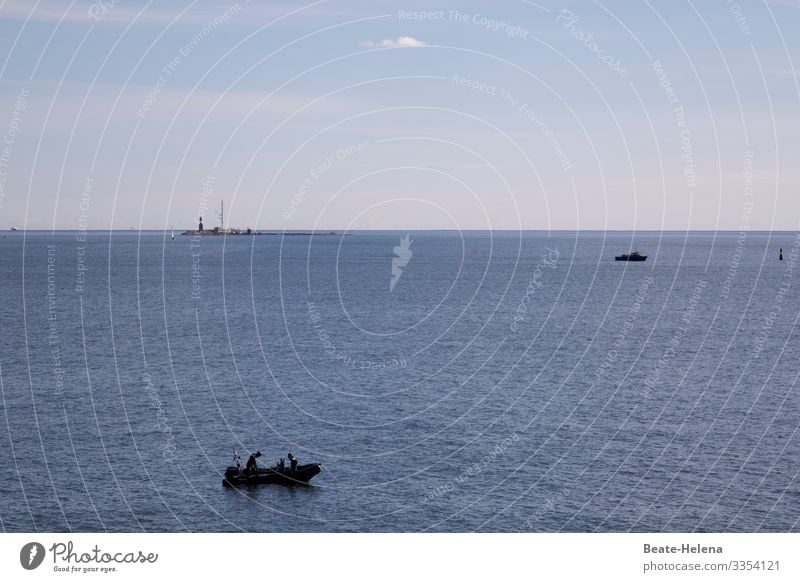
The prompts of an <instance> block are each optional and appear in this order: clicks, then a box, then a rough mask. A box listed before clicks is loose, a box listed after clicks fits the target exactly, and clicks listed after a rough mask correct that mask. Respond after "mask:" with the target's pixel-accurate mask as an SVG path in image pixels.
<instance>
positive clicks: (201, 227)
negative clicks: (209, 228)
mask: <svg viewBox="0 0 800 582" xmlns="http://www.w3.org/2000/svg"><path fill="white" fill-rule="evenodd" d="M197 230H199V231H200V232H203V217H202V216H201V217H200V225H199V226H198V227H197Z"/></svg>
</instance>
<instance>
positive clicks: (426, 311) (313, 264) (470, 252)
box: [0, 232, 800, 532]
mask: <svg viewBox="0 0 800 582" xmlns="http://www.w3.org/2000/svg"><path fill="white" fill-rule="evenodd" d="M406 234H408V235H410V239H411V240H412V242H411V246H410V250H411V253H412V254H411V256H410V257H408V256H406V257H405V258H406V259H407V264H406V265H405V266H398V270H399V272H400V276H399V278H397V280H396V284H395V286H394V288H393V289H392V290H391V291H390V281H391V279H392V258H393V256H394V254H393V249H394V247H400V246H401V237H402V236H403V235H406ZM48 245H52V246H48ZM793 245H795V246H794V247H793ZM779 247H783V253H784V258H785V259H787V260H784V261H783V262H782V263H781V262H779V261H778V260H777V259H778V249H779ZM631 248H638V249H640V250H641V251H642V252H643V253H645V254H648V255H649V258H648V259H647V261H646V262H645V263H622V262H615V261H614V260H613V256H614V255H615V254H619V253H620V252H623V251H626V250H628V249H631ZM793 248H794V249H795V251H797V249H798V248H800V242H798V241H796V239H795V235H794V234H793V233H772V234H766V233H760V234H759V233H748V234H747V236H746V237H741V236H740V235H739V234H738V233H724V234H719V233H718V234H713V233H696V234H691V235H685V234H682V233H666V234H659V233H636V234H635V235H634V234H632V233H585V232H584V233H574V232H564V233H551V234H549V235H548V234H547V233H524V234H519V233H488V232H483V233H478V232H476V233H431V232H427V233H424V232H409V233H401V232H376V233H367V232H358V233H354V234H352V235H348V236H344V237H342V236H338V235H334V236H314V237H307V236H288V237H281V236H260V237H238V238H236V237H231V238H228V239H222V238H216V237H214V238H211V237H206V238H203V239H202V240H201V241H199V243H195V246H193V243H192V239H191V238H190V237H185V236H184V237H178V238H177V240H175V241H170V240H168V239H167V238H165V236H164V234H163V233H142V234H139V233H113V234H108V233H90V234H89V235H88V236H87V240H86V242H85V243H83V242H81V241H78V240H77V239H76V233H74V232H73V233H64V232H62V233H59V232H57V233H55V234H51V233H27V234H24V233H6V235H5V238H4V239H3V240H2V242H0V272H1V273H2V285H0V323H1V325H2V328H1V329H2V334H0V345H1V346H2V349H1V350H0V366H1V368H0V377H1V378H2V384H1V385H0V386H1V387H2V400H1V401H0V405H1V408H0V443H2V445H1V446H0V467H2V470H1V471H0V520H2V521H1V525H2V528H3V529H4V530H6V531H20V530H40V531H41V530H44V531H66V530H75V531H104V530H108V531H141V530H145V531H238V530H245V531H281V532H282V531H437V530H444V531H475V530H481V531H516V530H525V531H562V530H563V531H628V530H634V531H662V530H663V531H687V530H697V531H729V530H730V531H761V530H768V531H789V530H795V531H796V530H797V529H798V528H799V526H798V519H799V518H800V479H798V471H799V470H800V464H798V459H800V434H798V427H799V426H800V397H799V396H798V389H797V374H798V371H799V370H800V366H798V362H799V361H800V353H799V352H800V350H799V349H798V336H799V335H800V334H799V333H798V330H797V329H796V327H795V324H796V322H797V317H798V305H800V302H799V299H800V263H798V264H797V265H794V264H793V263H791V262H790V260H789V259H790V258H793V257H792V256H791V253H792V252H793V251H792V249H793ZM399 252H400V254H402V253H403V251H402V249H400V250H399ZM81 253H82V254H81ZM400 262H401V263H402V262H403V261H400ZM49 264H52V267H50V273H49V274H48V265H49ZM793 266H794V269H792V267H793ZM81 269H85V270H81ZM193 274H199V277H196V276H194V277H193ZM80 277H83V280H82V282H81V280H80ZM79 284H82V288H77V286H78V285H79ZM515 314H516V319H515ZM255 449H260V450H261V451H262V452H263V453H264V454H265V457H264V460H266V462H268V463H271V462H273V461H275V460H277V459H278V457H279V456H282V455H285V454H286V452H287V451H293V452H294V453H295V454H296V455H297V456H298V457H299V458H300V462H301V463H302V462H310V461H321V462H322V463H323V464H324V467H325V470H324V471H323V472H322V473H321V474H320V475H319V476H317V477H316V478H315V479H314V484H315V485H316V486H315V487H313V488H297V489H289V488H283V487H280V486H265V487H261V488H255V489H251V490H239V491H237V490H230V489H225V488H223V487H222V486H221V473H222V472H223V471H224V469H225V466H226V465H228V464H229V463H230V461H231V457H232V451H233V450H238V451H239V452H240V454H241V455H242V456H243V457H245V458H246V455H247V452H249V451H251V450H255Z"/></svg>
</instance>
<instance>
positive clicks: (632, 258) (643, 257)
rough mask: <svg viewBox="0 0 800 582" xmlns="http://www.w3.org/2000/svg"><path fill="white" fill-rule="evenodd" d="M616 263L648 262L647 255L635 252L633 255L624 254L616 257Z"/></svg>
mask: <svg viewBox="0 0 800 582" xmlns="http://www.w3.org/2000/svg"><path fill="white" fill-rule="evenodd" d="M614 260H615V261H646V260H647V255H641V254H639V251H633V252H632V253H624V254H622V255H619V256H617V257H614Z"/></svg>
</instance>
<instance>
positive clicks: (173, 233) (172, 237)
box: [170, 226, 175, 240]
mask: <svg viewBox="0 0 800 582" xmlns="http://www.w3.org/2000/svg"><path fill="white" fill-rule="evenodd" d="M170 238H171V239H172V240H175V227H174V226H173V227H172V234H171V235H170Z"/></svg>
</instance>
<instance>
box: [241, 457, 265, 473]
mask: <svg viewBox="0 0 800 582" xmlns="http://www.w3.org/2000/svg"><path fill="white" fill-rule="evenodd" d="M260 456H261V451H256V452H255V453H253V454H251V455H250V458H249V459H247V465H245V468H244V469H245V471H246V472H247V474H248V475H254V474H255V473H258V463H257V462H256V459H258V458H259V457H260Z"/></svg>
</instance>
